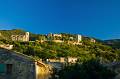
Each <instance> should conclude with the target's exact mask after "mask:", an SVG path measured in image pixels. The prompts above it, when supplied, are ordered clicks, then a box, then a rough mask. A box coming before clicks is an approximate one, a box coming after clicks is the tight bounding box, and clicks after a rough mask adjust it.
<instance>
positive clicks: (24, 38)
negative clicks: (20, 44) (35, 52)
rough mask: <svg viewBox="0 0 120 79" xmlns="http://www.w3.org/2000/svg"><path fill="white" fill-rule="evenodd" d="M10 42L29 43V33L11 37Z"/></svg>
mask: <svg viewBox="0 0 120 79" xmlns="http://www.w3.org/2000/svg"><path fill="white" fill-rule="evenodd" d="M11 39H12V41H29V32H26V33H25V34H23V35H11Z"/></svg>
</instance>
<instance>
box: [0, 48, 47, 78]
mask: <svg viewBox="0 0 120 79" xmlns="http://www.w3.org/2000/svg"><path fill="white" fill-rule="evenodd" d="M0 79H48V70H47V67H45V65H44V64H43V63H41V62H38V61H35V60H34V59H32V58H31V57H28V56H26V55H23V54H20V53H16V52H13V51H10V50H6V49H0Z"/></svg>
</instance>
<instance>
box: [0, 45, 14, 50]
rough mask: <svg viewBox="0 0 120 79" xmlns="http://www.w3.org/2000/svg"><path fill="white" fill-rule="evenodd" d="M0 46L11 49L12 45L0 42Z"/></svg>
mask: <svg viewBox="0 0 120 79" xmlns="http://www.w3.org/2000/svg"><path fill="white" fill-rule="evenodd" d="M0 47H1V48H5V49H8V50H11V49H13V45H9V44H0Z"/></svg>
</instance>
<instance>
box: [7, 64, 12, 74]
mask: <svg viewBox="0 0 120 79" xmlns="http://www.w3.org/2000/svg"><path fill="white" fill-rule="evenodd" d="M6 68H7V71H6V72H7V74H11V73H12V64H7V65H6Z"/></svg>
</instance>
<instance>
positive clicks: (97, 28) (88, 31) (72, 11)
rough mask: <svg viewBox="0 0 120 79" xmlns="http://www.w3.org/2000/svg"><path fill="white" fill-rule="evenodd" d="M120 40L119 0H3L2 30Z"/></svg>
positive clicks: (0, 26) (0, 5) (1, 6)
mask: <svg viewBox="0 0 120 79" xmlns="http://www.w3.org/2000/svg"><path fill="white" fill-rule="evenodd" d="M15 28H21V29H25V30H27V31H30V32H33V33H40V34H46V33H50V32H52V33H60V32H66V33H75V34H76V33H79V34H82V35H87V36H92V37H96V38H100V39H114V38H120V31H119V30H120V1H119V0H0V29H15Z"/></svg>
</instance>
